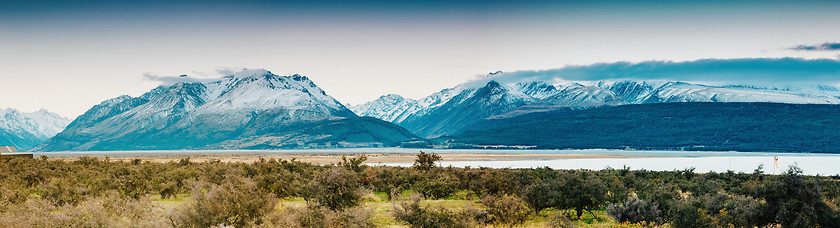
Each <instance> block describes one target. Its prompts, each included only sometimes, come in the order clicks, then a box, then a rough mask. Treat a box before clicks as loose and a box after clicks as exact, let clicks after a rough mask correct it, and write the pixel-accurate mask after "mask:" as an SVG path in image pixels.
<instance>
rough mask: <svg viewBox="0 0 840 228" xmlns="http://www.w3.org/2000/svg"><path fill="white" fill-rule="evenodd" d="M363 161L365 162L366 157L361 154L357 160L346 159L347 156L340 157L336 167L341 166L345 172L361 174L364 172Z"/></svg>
mask: <svg viewBox="0 0 840 228" xmlns="http://www.w3.org/2000/svg"><path fill="white" fill-rule="evenodd" d="M365 161H367V155H365V154H362V155H359V157H357V158H350V159H347V156H345V155H341V162H339V163H338V166H342V167H344V168H345V169H347V170H350V171H354V172H357V173H361V172H362V171H365V168H367V165H365V164H364V163H365Z"/></svg>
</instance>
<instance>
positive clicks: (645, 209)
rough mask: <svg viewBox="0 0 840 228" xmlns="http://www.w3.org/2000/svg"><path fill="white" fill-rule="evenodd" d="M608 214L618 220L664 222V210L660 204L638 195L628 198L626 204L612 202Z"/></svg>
mask: <svg viewBox="0 0 840 228" xmlns="http://www.w3.org/2000/svg"><path fill="white" fill-rule="evenodd" d="M606 214H607V215H608V216H610V217H613V218H614V219H615V220H616V221H618V222H630V223H643V222H644V223H650V224H660V223H662V211H660V210H659V204H657V203H652V202H647V201H644V200H641V199H639V198H636V197H633V198H632V199H630V200H628V201H627V202H625V203H624V205H619V204H612V205H610V206H608V207H607V211H606Z"/></svg>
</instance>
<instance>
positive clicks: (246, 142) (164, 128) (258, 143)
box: [35, 69, 418, 151]
mask: <svg viewBox="0 0 840 228" xmlns="http://www.w3.org/2000/svg"><path fill="white" fill-rule="evenodd" d="M414 139H418V138H417V137H416V136H415V135H413V134H412V133H410V132H408V131H406V130H405V129H403V128H400V127H398V126H396V125H394V124H391V123H389V122H385V121H381V120H378V119H375V118H369V117H358V116H357V115H356V114H354V113H353V112H352V111H350V110H349V109H347V108H346V107H345V106H344V105H342V104H341V103H339V102H338V101H336V100H335V99H334V98H333V97H331V96H329V95H327V94H326V92H325V91H323V90H322V89H321V88H319V87H318V86H316V85H315V84H314V83H313V82H312V81H311V80H309V78H307V77H305V76H300V75H292V76H278V75H275V74H272V73H271V72H269V71H266V70H262V69H260V70H247V69H246V70H243V71H241V72H237V73H235V74H233V75H229V76H225V77H223V78H220V79H219V80H215V81H212V82H182V83H176V84H173V85H170V86H159V87H157V88H155V89H153V90H151V91H149V92H147V93H145V94H143V95H141V96H139V97H130V96H120V97H117V98H113V99H110V100H106V101H104V102H102V103H100V104H98V105H96V106H94V107H93V108H91V109H90V110H88V111H87V112H85V113H84V114H82V115H81V116H79V117H78V118H76V119H75V120H74V121H73V122H72V123H70V124H69V125H68V126H67V128H66V129H64V131H62V132H61V133H58V134H57V135H56V136H55V137H53V138H52V139H50V140H49V141H47V142H46V143H45V144H42V145H40V146H38V147H36V148H35V150H41V151H69V150H72V151H77V150H169V149H274V148H310V147H376V146H394V145H397V144H399V143H400V142H402V141H408V140H414Z"/></svg>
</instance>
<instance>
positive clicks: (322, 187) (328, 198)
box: [304, 167, 362, 210]
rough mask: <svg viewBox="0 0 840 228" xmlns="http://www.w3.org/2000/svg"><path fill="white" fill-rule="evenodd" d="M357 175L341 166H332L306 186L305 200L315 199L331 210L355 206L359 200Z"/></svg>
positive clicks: (359, 185)
mask: <svg viewBox="0 0 840 228" xmlns="http://www.w3.org/2000/svg"><path fill="white" fill-rule="evenodd" d="M360 187H361V184H360V183H359V176H358V175H357V174H356V173H355V172H353V171H349V170H346V169H344V168H341V167H332V168H330V169H327V170H325V171H324V172H322V173H320V174H319V175H318V176H316V177H315V180H313V181H312V183H311V184H310V185H309V186H308V188H307V189H308V191H307V195H305V196H304V198H305V199H306V200H307V201H310V200H315V201H316V202H318V203H319V204H321V205H323V206H326V207H327V208H329V209H331V210H341V209H344V208H349V207H355V206H356V205H359V203H360V201H361V197H362V195H361V192H360V190H359V188H360Z"/></svg>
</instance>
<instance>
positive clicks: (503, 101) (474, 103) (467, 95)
mask: <svg viewBox="0 0 840 228" xmlns="http://www.w3.org/2000/svg"><path fill="white" fill-rule="evenodd" d="M473 84H474V83H473ZM473 87H475V86H473ZM675 102H765V103H788V104H840V91H838V89H837V88H835V87H828V86H813V87H808V86H801V87H784V88H777V87H759V86H745V85H726V86H710V85H702V84H692V83H686V82H648V81H598V82H592V83H590V84H581V83H574V82H572V83H565V84H549V83H546V82H540V81H535V82H516V83H508V84H500V83H498V82H495V81H489V82H487V83H486V84H484V85H483V86H481V87H477V88H470V87H469V86H466V84H464V85H459V86H456V87H454V88H449V89H444V90H442V91H440V92H438V93H434V94H432V95H429V96H428V97H425V98H423V99H421V100H411V99H407V98H402V97H400V96H399V95H387V96H383V97H380V99H377V100H375V101H372V102H368V103H366V104H362V105H359V106H356V107H354V108H353V110H354V111H355V112H356V113H357V114H358V115H360V116H371V117H375V118H380V119H383V120H386V121H391V122H393V123H396V124H398V125H400V126H403V127H405V128H406V129H408V130H410V131H411V132H414V133H415V134H417V135H419V136H423V137H430V138H431V137H439V136H444V135H452V134H457V133H460V132H462V131H464V130H465V129H466V128H468V127H469V126H470V125H471V124H473V123H476V122H478V121H480V120H483V119H499V118H511V117H516V116H519V115H523V114H529V113H539V112H548V111H556V110H561V109H586V108H594V107H602V106H617V105H628V104H651V103H675Z"/></svg>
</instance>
